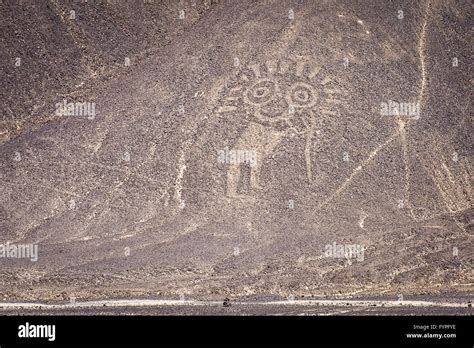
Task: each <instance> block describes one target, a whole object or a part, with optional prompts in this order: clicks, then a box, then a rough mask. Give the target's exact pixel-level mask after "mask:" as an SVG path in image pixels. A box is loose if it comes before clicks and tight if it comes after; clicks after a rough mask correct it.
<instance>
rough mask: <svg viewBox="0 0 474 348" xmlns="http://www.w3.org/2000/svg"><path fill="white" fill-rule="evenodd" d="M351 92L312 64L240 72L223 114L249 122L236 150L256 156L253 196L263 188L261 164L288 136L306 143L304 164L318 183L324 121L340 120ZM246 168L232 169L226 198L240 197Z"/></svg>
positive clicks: (282, 63)
mask: <svg viewBox="0 0 474 348" xmlns="http://www.w3.org/2000/svg"><path fill="white" fill-rule="evenodd" d="M346 96H347V92H346V91H345V90H343V89H341V87H340V86H339V85H338V84H337V83H336V81H335V80H334V79H333V78H331V77H329V76H326V75H325V74H324V68H323V67H322V66H320V65H317V64H314V62H313V61H311V60H310V59H308V58H295V59H288V60H279V61H276V60H270V61H267V62H265V63H264V64H252V65H249V66H247V67H245V68H243V69H242V70H240V71H239V72H238V73H237V74H236V75H235V76H234V78H233V79H231V81H228V82H227V83H226V96H225V98H224V102H223V104H222V105H221V106H220V107H219V108H218V113H221V114H228V113H230V114H231V116H232V117H241V118H243V119H245V120H247V121H248V126H247V128H246V129H245V130H244V131H243V132H242V133H241V134H240V137H239V138H238V140H237V141H236V143H235V144H234V147H233V150H253V151H255V152H256V153H257V161H256V164H255V165H253V166H251V168H250V182H249V183H248V187H249V188H250V190H249V192H250V194H253V193H255V192H257V191H258V190H259V189H260V188H261V186H260V179H259V178H260V174H261V171H262V164H263V162H264V160H265V158H267V157H268V156H270V155H271V154H272V153H273V152H274V151H275V149H276V147H277V146H278V144H280V142H281V141H282V140H283V139H284V137H285V136H295V135H302V136H304V138H305V150H304V158H305V162H306V175H307V179H308V182H311V181H312V180H313V173H314V164H313V159H312V153H311V150H312V144H313V141H314V139H318V137H319V136H321V135H322V134H323V132H324V129H322V121H323V120H324V119H327V118H334V117H337V116H338V115H340V109H341V107H342V106H343V105H345V97H346ZM241 180H242V165H241V164H239V163H237V164H230V165H229V167H228V171H227V196H229V197H246V196H248V195H246V194H240V192H238V187H239V182H240V181H241Z"/></svg>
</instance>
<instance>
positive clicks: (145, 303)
mask: <svg viewBox="0 0 474 348" xmlns="http://www.w3.org/2000/svg"><path fill="white" fill-rule="evenodd" d="M222 304H223V303H222V301H194V300H140V299H136V300H103V301H85V302H74V303H67V304H45V303H40V302H10V303H0V309H38V308H39V307H41V308H42V309H67V308H91V307H92V308H93V307H104V305H105V307H160V306H222ZM232 304H234V305H268V306H336V307H341V306H347V305H348V304H349V305H351V306H356V307H357V306H363V307H368V306H376V307H380V306H384V307H401V306H402V307H407V306H408V307H458V308H461V307H466V306H467V304H466V303H461V302H436V301H409V300H407V301H388V300H387V301H380V300H294V301H287V300H286V301H248V302H239V301H235V302H232Z"/></svg>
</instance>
